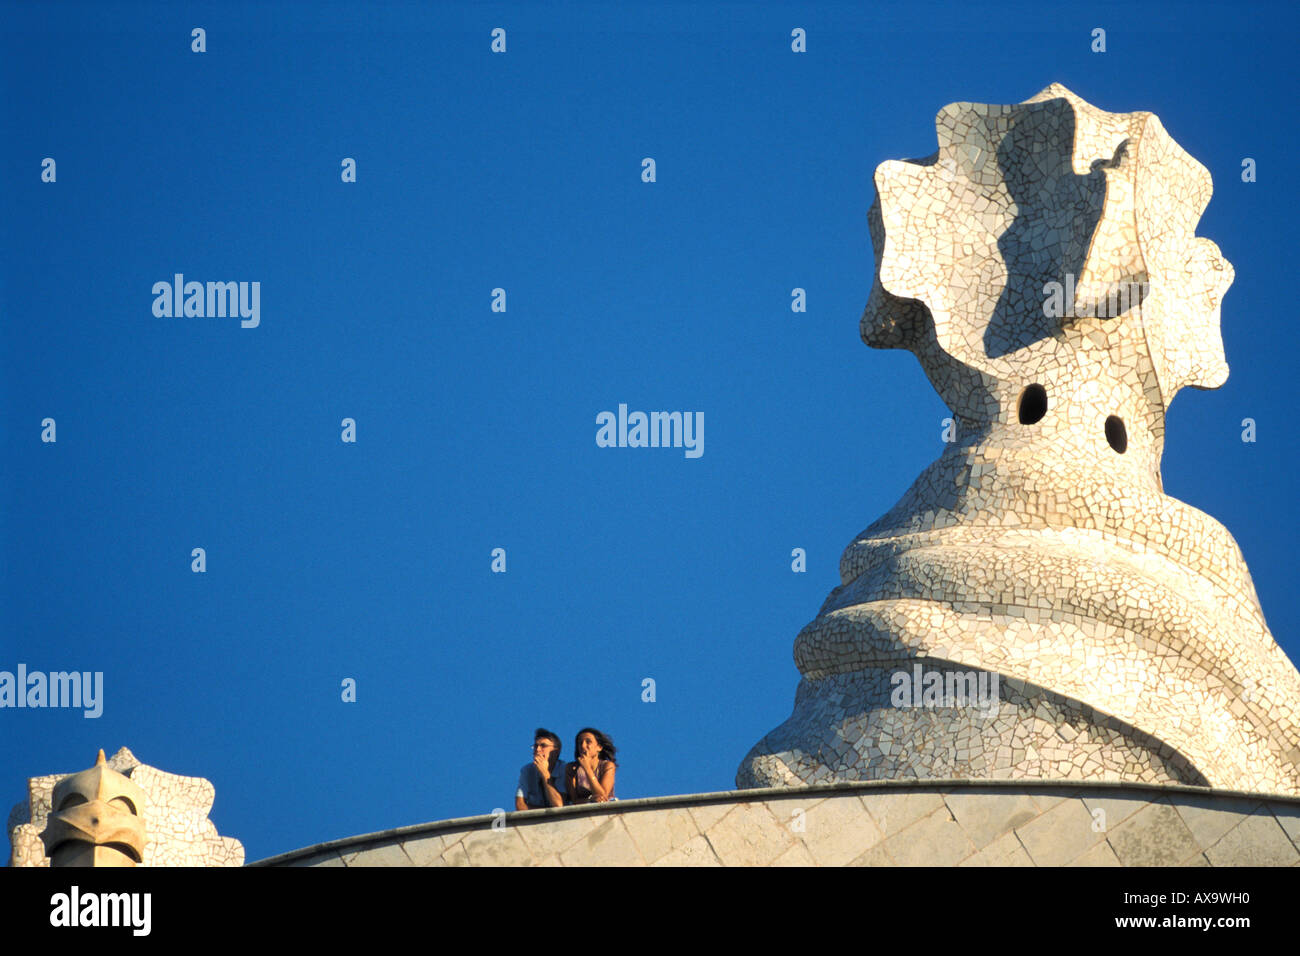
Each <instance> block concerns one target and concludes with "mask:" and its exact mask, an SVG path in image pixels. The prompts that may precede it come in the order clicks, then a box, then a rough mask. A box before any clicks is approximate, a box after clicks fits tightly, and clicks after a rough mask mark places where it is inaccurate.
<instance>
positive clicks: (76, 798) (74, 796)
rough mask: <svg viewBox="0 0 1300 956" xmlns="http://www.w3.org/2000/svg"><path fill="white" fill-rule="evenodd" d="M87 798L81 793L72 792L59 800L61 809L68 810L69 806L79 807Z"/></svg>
mask: <svg viewBox="0 0 1300 956" xmlns="http://www.w3.org/2000/svg"><path fill="white" fill-rule="evenodd" d="M86 802H87V801H86V798H85V797H83V796H82V795H81V794H79V793H70V794H68V795H67V796H66V797H64V798H63V799H62V800H60V801H59V809H60V810H66V809H68V807H77V806H80V805H81V804H83V803H86Z"/></svg>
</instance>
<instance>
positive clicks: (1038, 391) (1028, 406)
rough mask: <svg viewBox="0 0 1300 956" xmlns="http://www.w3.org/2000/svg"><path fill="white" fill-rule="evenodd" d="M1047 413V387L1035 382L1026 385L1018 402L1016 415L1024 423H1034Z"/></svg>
mask: <svg viewBox="0 0 1300 956" xmlns="http://www.w3.org/2000/svg"><path fill="white" fill-rule="evenodd" d="M1046 414H1047V389H1045V388H1043V386H1041V385H1038V384H1034V385H1028V386H1026V387H1025V390H1024V391H1023V392H1021V393H1020V401H1019V402H1017V403H1016V416H1017V417H1018V418H1019V419H1020V424H1022V425H1032V424H1034V422H1037V421H1041V420H1042V417H1043V416H1044V415H1046Z"/></svg>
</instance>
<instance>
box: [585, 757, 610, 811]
mask: <svg viewBox="0 0 1300 956" xmlns="http://www.w3.org/2000/svg"><path fill="white" fill-rule="evenodd" d="M586 770H587V782H588V783H589V784H591V796H592V799H593V800H595V801H596V802H597V803H605V802H607V801H608V800H609V795H610V794H611V793H613V792H614V764H613V762H612V761H608V760H607V761H605V769H604V771H603V772H602V771H601V770H600V764H599V763H594V764H593V765H592V766H591V767H587V768H586Z"/></svg>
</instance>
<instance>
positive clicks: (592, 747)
mask: <svg viewBox="0 0 1300 956" xmlns="http://www.w3.org/2000/svg"><path fill="white" fill-rule="evenodd" d="M574 749H575V750H576V751H577V756H578V759H577V760H575V761H572V762H571V763H570V764H569V765H568V766H567V767H565V768H564V782H565V789H566V790H567V791H568V795H569V803H605V802H606V801H608V800H613V799H614V773H615V771H616V770H617V769H618V763H617V762H616V761H615V760H614V754H615V750H614V741H612V740H610V739H609V738H608V737H607V736H605V735H604V734H602V733H601V732H600V731H599V730H597V729H596V728H595V727H584V728H582V730H580V731H578V737H577V740H576V741H575V742H574Z"/></svg>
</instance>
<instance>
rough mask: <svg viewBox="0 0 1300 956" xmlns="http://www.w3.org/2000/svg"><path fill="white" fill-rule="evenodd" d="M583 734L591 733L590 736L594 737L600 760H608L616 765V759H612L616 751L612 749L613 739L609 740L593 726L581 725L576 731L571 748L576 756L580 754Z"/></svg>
mask: <svg viewBox="0 0 1300 956" xmlns="http://www.w3.org/2000/svg"><path fill="white" fill-rule="evenodd" d="M583 734H591V736H593V737H595V738H596V746H598V747H599V748H600V759H601V760H608V761H609V762H610V763H612V764H614V766H618V761H617V760H615V759H614V754H615V753H617V751H616V750H615V749H614V741H612V740H610V739H609V738H608V737H606V736H605V735H604V734H602V733H601V732H600V731H599V730H597V729H596V728H595V727H583V728H582V729H581V730H580V731H578V736H576V737H574V738H573V750H574V754H575V755H576V756H578V757H580V756H582V735H583Z"/></svg>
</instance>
